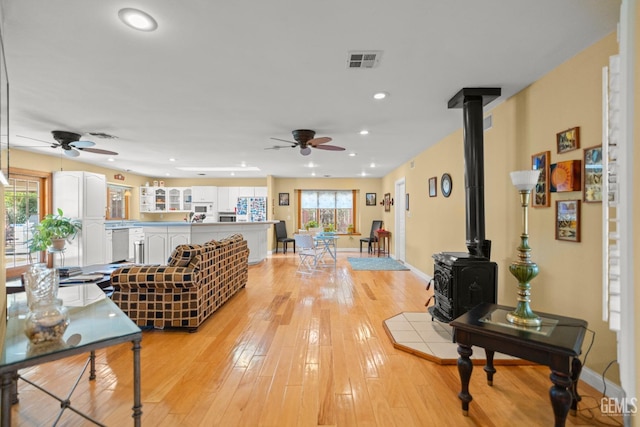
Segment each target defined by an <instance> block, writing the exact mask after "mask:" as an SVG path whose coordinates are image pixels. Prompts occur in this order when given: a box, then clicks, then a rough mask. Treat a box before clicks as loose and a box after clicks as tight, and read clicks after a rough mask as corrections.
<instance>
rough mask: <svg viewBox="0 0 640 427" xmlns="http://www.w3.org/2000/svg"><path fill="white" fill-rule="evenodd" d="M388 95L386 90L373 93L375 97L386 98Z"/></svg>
mask: <svg viewBox="0 0 640 427" xmlns="http://www.w3.org/2000/svg"><path fill="white" fill-rule="evenodd" d="M387 96H388V93H386V92H378V93H374V94H373V99H385V98H386V97H387Z"/></svg>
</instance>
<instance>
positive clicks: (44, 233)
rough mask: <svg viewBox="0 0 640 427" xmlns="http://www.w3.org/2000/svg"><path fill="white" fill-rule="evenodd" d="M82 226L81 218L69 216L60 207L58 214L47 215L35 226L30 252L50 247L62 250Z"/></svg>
mask: <svg viewBox="0 0 640 427" xmlns="http://www.w3.org/2000/svg"><path fill="white" fill-rule="evenodd" d="M81 228H82V224H81V222H80V220H77V219H71V218H67V217H65V216H64V213H63V212H62V209H58V212H57V213H56V214H48V215H45V217H44V218H43V219H42V221H40V222H39V223H38V224H37V225H36V226H35V227H34V229H33V237H32V238H31V240H30V241H29V252H40V251H45V250H47V249H48V248H49V247H52V248H53V249H55V250H62V249H64V244H65V242H66V241H69V242H70V241H71V240H73V239H74V238H75V237H76V236H77V234H78V232H79V231H80V229H81Z"/></svg>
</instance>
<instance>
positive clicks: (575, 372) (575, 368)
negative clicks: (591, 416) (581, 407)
mask: <svg viewBox="0 0 640 427" xmlns="http://www.w3.org/2000/svg"><path fill="white" fill-rule="evenodd" d="M580 372H582V362H580V359H578V358H577V357H574V358H573V360H572V361H571V381H572V382H573V384H572V385H571V393H572V394H573V399H571V411H570V413H571V415H572V416H574V417H575V416H576V415H577V413H578V402H580V401H581V400H582V397H580V395H579V394H578V379H579V378H580Z"/></svg>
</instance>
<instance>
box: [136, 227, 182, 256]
mask: <svg viewBox="0 0 640 427" xmlns="http://www.w3.org/2000/svg"><path fill="white" fill-rule="evenodd" d="M190 241H191V227H189V226H151V227H144V262H145V264H161V265H165V264H166V263H167V260H168V259H169V256H170V255H171V252H173V250H174V249H175V247H176V246H178V245H186V244H189V242H190Z"/></svg>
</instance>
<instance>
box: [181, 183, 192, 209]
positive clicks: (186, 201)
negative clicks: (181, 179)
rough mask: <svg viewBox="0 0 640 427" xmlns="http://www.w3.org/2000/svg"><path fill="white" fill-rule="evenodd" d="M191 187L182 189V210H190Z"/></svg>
mask: <svg viewBox="0 0 640 427" xmlns="http://www.w3.org/2000/svg"><path fill="white" fill-rule="evenodd" d="M192 192H193V191H192V190H191V187H187V188H183V189H182V210H183V211H191V200H192V199H193V194H192Z"/></svg>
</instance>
